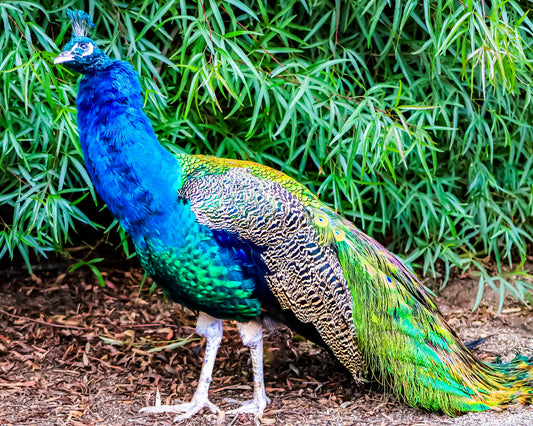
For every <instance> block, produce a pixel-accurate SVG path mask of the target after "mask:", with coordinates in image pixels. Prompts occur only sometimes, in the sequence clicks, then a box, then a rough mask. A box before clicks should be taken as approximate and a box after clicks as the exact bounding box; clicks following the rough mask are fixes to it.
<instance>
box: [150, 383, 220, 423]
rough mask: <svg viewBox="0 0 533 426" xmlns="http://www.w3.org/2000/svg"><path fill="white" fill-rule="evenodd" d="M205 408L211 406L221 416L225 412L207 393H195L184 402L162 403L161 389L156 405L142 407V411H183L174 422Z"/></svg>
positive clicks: (213, 411) (157, 395)
mask: <svg viewBox="0 0 533 426" xmlns="http://www.w3.org/2000/svg"><path fill="white" fill-rule="evenodd" d="M203 408H209V410H211V412H212V413H215V414H218V415H219V417H220V416H221V415H223V412H222V411H221V410H220V408H218V407H217V406H216V405H215V404H213V403H212V402H211V401H209V399H208V398H207V395H203V394H200V395H198V396H197V395H196V394H195V395H194V397H193V399H192V400H191V402H183V403H181V404H176V405H161V395H160V394H159V389H158V390H157V394H156V396H155V405H153V406H151V407H144V408H141V410H140V411H139V412H140V413H151V414H155V413H181V414H180V415H179V416H177V417H176V418H175V419H174V423H176V422H181V421H183V420H187V419H190V418H191V417H192V416H194V415H195V414H196V413H198V412H200V410H202V409H203Z"/></svg>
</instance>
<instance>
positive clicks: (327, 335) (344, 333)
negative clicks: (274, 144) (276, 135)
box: [178, 157, 363, 376]
mask: <svg viewBox="0 0 533 426" xmlns="http://www.w3.org/2000/svg"><path fill="white" fill-rule="evenodd" d="M190 158H191V157H189V159H190ZM204 159H207V161H205V162H204V161H202V160H204ZM192 160H194V161H195V162H196V167H192V166H191V165H190V164H189V165H188V167H183V168H184V170H186V171H187V173H186V174H185V178H184V183H183V186H182V187H181V188H180V190H179V191H178V193H179V196H180V197H184V198H186V199H188V200H189V202H190V205H191V209H192V211H193V212H194V213H195V215H196V217H197V220H198V222H199V223H201V224H203V225H206V226H208V227H209V228H211V229H213V230H220V231H225V232H227V233H229V234H231V235H232V236H234V237H236V238H238V239H240V240H242V241H246V242H250V243H252V244H254V245H255V246H257V247H259V248H260V249H261V250H260V252H261V257H262V260H263V262H264V264H265V265H266V269H267V274H266V276H265V281H266V283H267V285H268V287H269V290H270V292H271V293H272V294H273V296H274V297H275V298H276V300H277V301H278V303H279V305H280V306H281V308H282V309H283V310H286V311H289V312H290V313H291V314H293V315H294V316H295V317H296V318H297V319H298V320H299V321H300V322H302V323H305V324H312V326H313V327H314V328H315V329H316V331H317V332H318V334H319V335H320V337H321V339H322V340H323V341H324V343H325V344H326V345H327V346H328V347H329V348H330V349H331V350H332V351H333V353H334V354H335V356H336V357H337V358H338V359H339V361H341V362H342V363H343V364H344V365H345V366H346V367H347V368H348V369H349V370H350V371H351V372H352V374H353V375H354V376H358V375H360V372H361V370H362V368H363V365H362V361H361V357H360V355H359V351H358V349H357V345H356V333H355V328H354V323H353V317H352V309H353V306H352V304H353V301H352V297H351V294H350V291H349V289H348V287H347V284H346V280H345V278H344V275H343V271H342V268H341V265H340V263H339V260H338V257H337V254H336V251H335V248H334V245H332V244H330V243H327V242H324V241H323V238H321V237H320V235H319V233H318V232H317V230H316V225H315V213H314V210H315V209H316V206H318V205H319V202H318V200H317V199H316V197H315V196H314V195H313V194H312V193H310V192H309V191H308V190H307V189H305V187H303V185H300V184H299V183H298V182H296V181H294V180H292V179H291V178H289V177H288V176H286V175H284V174H283V173H280V172H276V171H274V170H273V169H269V168H266V167H263V166H260V165H258V164H255V163H246V162H236V161H227V162H223V161H222V160H220V159H216V160H212V159H211V158H210V157H192ZM213 161H215V167H210V166H212V165H213ZM293 188H296V191H295V192H292V190H291V189H293ZM266 308H267V309H268V306H266Z"/></svg>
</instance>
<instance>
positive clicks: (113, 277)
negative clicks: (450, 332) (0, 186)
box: [0, 261, 533, 426]
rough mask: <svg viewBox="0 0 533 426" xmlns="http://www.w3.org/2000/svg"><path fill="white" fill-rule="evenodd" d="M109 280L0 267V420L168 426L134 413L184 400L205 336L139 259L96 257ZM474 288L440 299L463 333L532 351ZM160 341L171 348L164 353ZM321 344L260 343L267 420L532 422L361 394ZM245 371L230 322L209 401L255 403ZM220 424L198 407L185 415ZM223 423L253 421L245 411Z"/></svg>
mask: <svg viewBox="0 0 533 426" xmlns="http://www.w3.org/2000/svg"><path fill="white" fill-rule="evenodd" d="M101 270H102V272H103V278H104V279H105V283H106V285H105V287H101V286H100V285H99V284H98V280H97V279H96V277H95V276H94V274H92V273H91V272H90V270H89V269H87V270H84V269H83V268H81V269H77V270H76V271H74V272H70V273H68V272H67V271H68V264H67V263H63V262H61V261H60V262H57V263H51V264H47V265H43V267H42V268H40V269H36V270H35V271H34V275H33V276H29V275H28V273H27V272H25V271H24V270H21V269H20V268H13V267H9V266H6V267H5V268H4V269H1V270H0V291H1V293H0V294H1V295H2V297H1V298H0V424H13V425H15V424H16V425H67V424H68V425H126V424H128V425H131V424H135V425H170V424H172V420H173V416H172V415H170V414H160V415H146V414H139V409H140V408H141V407H143V406H146V405H148V404H153V402H154V396H155V393H156V389H158V388H159V390H160V392H161V395H162V399H163V403H168V402H172V403H173V402H174V401H175V400H176V399H183V400H189V399H190V398H191V396H192V393H193V391H194V389H195V386H196V384H197V379H198V374H199V371H200V366H201V364H202V351H203V341H202V340H201V339H200V338H199V337H198V336H196V335H195V334H194V324H195V319H194V314H193V313H191V312H189V311H187V310H184V309H181V308H180V307H179V306H178V305H173V304H171V303H170V302H168V301H165V300H164V298H163V296H162V295H161V294H160V292H159V291H157V290H156V291H155V292H153V293H150V281H149V280H148V281H145V282H144V285H143V286H142V288H141V283H142V282H143V274H142V272H141V270H140V269H138V268H136V267H135V265H134V264H131V263H124V262H116V263H114V264H102V266H101ZM476 291H477V284H476V283H475V282H474V281H473V280H471V279H469V278H468V277H455V278H454V279H453V280H452V282H450V283H449V284H448V285H447V286H446V287H445V288H444V290H443V292H442V295H441V296H440V297H439V298H438V303H439V305H440V306H441V308H442V310H443V312H444V314H445V316H446V317H447V319H448V321H449V322H450V323H451V324H452V325H453V327H454V328H455V329H456V330H458V332H459V334H460V335H461V336H462V337H463V338H464V339H465V340H472V339H476V338H478V337H487V340H486V342H485V343H484V344H483V345H481V347H480V348H479V349H477V350H476V354H477V355H478V356H479V357H482V358H485V359H490V357H493V356H494V355H495V354H501V355H503V356H504V358H505V359H510V358H512V356H513V355H514V353H515V351H517V350H520V351H521V352H522V353H524V354H526V355H533V337H532V336H533V311H531V310H530V309H528V308H527V307H525V306H521V305H519V304H517V303H513V302H510V303H507V304H506V305H505V306H504V310H503V312H502V314H500V315H496V314H495V311H496V309H495V308H493V307H492V304H494V302H495V301H496V300H495V298H494V297H493V298H492V300H491V298H490V297H489V298H487V299H486V302H485V304H486V306H482V308H481V309H479V310H478V311H477V312H476V313H472V312H471V308H472V306H471V304H472V301H473V300H474V298H475V292H476ZM165 346H169V347H166V348H163V347H165ZM338 367H339V366H338V365H337V364H336V363H335V362H333V361H331V359H330V358H329V356H328V355H327V353H326V352H325V351H323V350H322V349H321V348H320V347H318V346H316V345H314V344H311V343H309V342H307V341H305V340H304V339H302V338H300V337H299V336H293V335H292V333H291V332H290V331H289V330H287V329H285V328H278V329H275V330H272V331H270V332H268V333H267V335H266V338H265V383H266V387H267V389H266V390H267V394H268V395H269V397H270V398H271V400H272V402H271V404H270V405H269V406H268V407H267V409H266V411H265V413H264V418H263V423H264V424H283V425H285V424H291V425H297V424H301V425H306V424H320V425H347V424H358V425H429V424H431V425H456V426H458V425H477V424H479V423H480V422H483V423H484V426H490V425H505V424H509V425H531V424H533V408H531V407H518V408H512V409H509V410H505V411H502V412H494V411H493V412H485V413H477V414H469V415H467V416H462V417H459V418H455V419H452V418H450V417H447V416H441V415H436V414H429V413H426V412H424V411H421V410H416V409H412V408H409V407H406V406H405V405H403V404H401V403H399V402H397V401H395V400H394V398H393V397H391V396H386V395H384V394H383V392H382V391H381V390H380V389H379V388H374V389H373V388H370V389H369V388H366V389H357V388H356V387H355V386H354V384H353V382H352V381H351V379H350V378H348V377H346V376H345V375H344V374H343V373H342V372H341V371H340V369H339V368H338ZM251 394H252V386H251V368H250V365H249V357H248V351H247V350H246V349H244V348H243V347H242V345H241V342H240V338H239V335H238V332H237V330H236V327H235V326H234V324H230V323H228V324H225V334H224V340H223V341H222V345H221V349H220V351H219V354H218V358H217V363H216V365H215V373H214V378H213V384H212V387H211V397H212V400H213V402H215V403H216V404H217V405H219V406H221V407H222V408H227V407H230V404H227V403H225V402H224V398H225V397H232V398H235V399H246V398H250V397H251ZM187 424H191V425H212V424H216V416H215V415H213V414H210V413H208V412H205V411H204V412H203V413H202V414H200V415H197V416H195V417H194V418H193V419H192V420H190V421H189V422H187ZM224 424H227V425H233V424H235V425H240V424H253V421H252V418H251V416H249V415H241V416H237V417H233V418H231V417H229V416H228V417H227V418H226V419H225V421H224Z"/></svg>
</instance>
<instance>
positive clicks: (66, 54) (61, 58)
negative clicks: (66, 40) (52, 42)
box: [54, 50, 74, 65]
mask: <svg viewBox="0 0 533 426" xmlns="http://www.w3.org/2000/svg"><path fill="white" fill-rule="evenodd" d="M73 60H74V54H73V53H72V52H71V51H70V50H64V51H63V52H61V53H60V54H59V55H57V57H56V58H55V59H54V64H55V65H57V64H62V63H63V62H70V61H73Z"/></svg>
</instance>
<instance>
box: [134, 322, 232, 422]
mask: <svg viewBox="0 0 533 426" xmlns="http://www.w3.org/2000/svg"><path fill="white" fill-rule="evenodd" d="M196 332H197V333H198V334H200V335H202V336H205V337H206V339H207V343H206V346H205V356H204V365H203V367H202V371H201V373H200V379H199V383H198V387H197V388H196V392H194V396H193V397H192V400H191V402H185V403H181V404H176V405H161V402H160V400H159V398H157V397H156V404H155V406H152V407H145V408H142V409H141V412H142V413H182V414H180V415H179V416H177V417H176V418H175V419H174V422H179V421H182V420H185V419H188V418H190V417H192V416H194V415H195V414H196V413H198V412H199V411H200V410H201V409H202V408H204V407H205V408H209V409H210V410H211V411H212V412H213V413H220V409H219V408H218V407H217V406H216V405H215V404H213V403H212V402H211V401H209V398H208V392H209V385H210V384H211V374H212V373H213V367H214V365H215V358H216V356H217V351H218V347H219V345H220V341H221V340H222V320H219V319H216V318H213V317H211V316H209V315H207V314H205V313H200V316H199V317H198V321H197V323H196Z"/></svg>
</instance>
